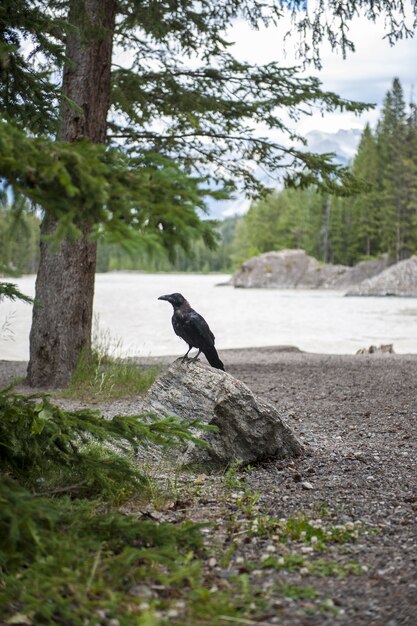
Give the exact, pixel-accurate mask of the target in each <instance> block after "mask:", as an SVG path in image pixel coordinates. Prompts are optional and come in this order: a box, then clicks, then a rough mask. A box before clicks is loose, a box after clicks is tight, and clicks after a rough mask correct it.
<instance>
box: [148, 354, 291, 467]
mask: <svg viewBox="0 0 417 626" xmlns="http://www.w3.org/2000/svg"><path fill="white" fill-rule="evenodd" d="M142 410H143V411H149V412H151V413H154V414H156V415H159V416H166V415H176V416H178V417H181V418H184V419H189V420H190V421H192V420H194V419H196V418H198V419H199V420H200V421H201V422H203V423H204V424H208V425H213V426H217V431H216V432H211V431H208V432H204V431H201V432H197V433H196V434H197V435H198V436H199V437H200V438H201V439H202V440H203V441H204V442H205V444H206V446H205V447H201V446H198V445H196V444H194V443H191V444H189V445H188V446H187V448H186V449H185V450H183V451H182V453H181V455H180V457H179V461H180V463H181V464H183V465H187V466H198V467H201V468H202V469H204V470H205V471H210V470H215V469H221V468H225V467H227V466H228V465H230V463H234V462H238V463H241V464H242V465H247V464H249V463H255V462H257V461H261V460H264V459H269V458H281V459H282V458H287V457H294V456H299V455H300V454H301V451H302V446H301V444H300V443H299V442H298V441H297V439H296V438H295V436H294V435H293V434H292V432H291V430H290V429H289V427H288V426H287V425H286V424H285V422H284V420H283V415H282V414H280V413H279V412H278V411H277V409H276V408H275V407H274V406H272V405H271V404H268V403H267V402H264V401H263V400H261V399H260V398H256V397H255V396H254V394H253V393H252V392H251V390H250V389H249V387H247V386H246V385H245V384H244V383H243V382H241V381H240V380H237V379H236V378H234V377H233V376H231V374H228V373H226V372H222V371H221V370H218V369H214V368H212V367H208V366H207V365H205V364H203V363H200V361H196V362H192V361H191V360H189V359H187V360H186V361H184V362H182V360H181V359H178V360H177V361H175V362H174V363H173V364H172V365H171V366H170V367H169V368H168V369H167V370H166V371H164V372H163V373H162V374H161V375H160V376H158V378H157V379H156V381H155V382H154V384H153V385H152V387H151V388H150V390H149V392H148V394H147V396H146V398H145V403H144V406H143V408H142Z"/></svg>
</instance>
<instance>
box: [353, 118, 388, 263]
mask: <svg viewBox="0 0 417 626" xmlns="http://www.w3.org/2000/svg"><path fill="white" fill-rule="evenodd" d="M352 169H353V173H354V175H355V176H356V177H358V178H360V179H363V181H364V182H365V184H366V185H367V186H368V188H369V190H368V191H366V192H364V193H361V194H358V195H357V196H355V197H353V198H350V199H349V200H347V201H346V202H345V204H349V206H350V207H351V210H350V214H351V215H350V230H351V235H350V237H349V257H350V259H358V258H360V257H370V256H375V254H377V253H378V252H380V224H381V218H382V216H381V213H380V206H379V194H378V155H377V146H376V141H375V138H374V136H373V134H372V130H371V128H370V126H369V124H366V126H365V128H364V131H363V133H362V136H361V139H360V142H359V146H358V151H357V153H356V156H355V158H354V161H353V167H352Z"/></svg>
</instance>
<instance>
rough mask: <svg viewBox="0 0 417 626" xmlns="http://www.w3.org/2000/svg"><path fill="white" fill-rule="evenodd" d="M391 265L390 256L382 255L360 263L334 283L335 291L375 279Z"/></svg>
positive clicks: (350, 268)
mask: <svg viewBox="0 0 417 626" xmlns="http://www.w3.org/2000/svg"><path fill="white" fill-rule="evenodd" d="M388 265H389V260H388V254H382V255H381V256H380V257H379V258H377V259H371V260H370V261H360V262H359V263H357V264H356V265H354V266H353V267H349V269H348V271H347V272H346V273H345V274H344V275H343V276H341V277H340V278H339V279H338V280H336V282H335V283H334V289H348V288H350V287H354V286H356V285H358V284H359V283H361V282H362V281H363V280H367V279H368V278H373V277H374V276H377V275H378V274H380V273H381V272H383V271H384V270H386V269H387V267H388Z"/></svg>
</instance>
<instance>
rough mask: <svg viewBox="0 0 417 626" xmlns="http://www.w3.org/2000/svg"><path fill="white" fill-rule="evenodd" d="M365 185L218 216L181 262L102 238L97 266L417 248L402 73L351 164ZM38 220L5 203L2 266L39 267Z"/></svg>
mask: <svg viewBox="0 0 417 626" xmlns="http://www.w3.org/2000/svg"><path fill="white" fill-rule="evenodd" d="M351 167H352V171H353V173H354V175H355V176H356V177H357V178H358V179H359V180H361V181H362V183H363V191H361V192H360V193H356V194H355V195H351V196H347V197H336V196H333V195H330V194H325V193H322V192H319V191H318V190H317V189H316V188H314V187H310V188H308V189H305V190H299V189H285V190H283V191H276V192H273V193H271V194H270V195H269V196H267V197H266V198H263V199H261V200H258V201H256V202H253V203H252V205H251V207H250V209H249V211H248V213H247V214H246V215H244V216H236V217H233V218H227V219H225V220H223V221H221V222H219V224H218V227H217V230H218V235H219V246H218V248H217V249H216V250H210V249H209V248H207V247H206V246H205V244H204V243H203V242H202V241H201V240H199V241H195V242H192V243H191V245H190V250H189V252H185V251H184V250H182V249H178V250H177V252H176V257H175V260H170V259H168V257H167V256H165V255H164V254H162V253H155V252H154V251H153V252H152V251H149V250H140V251H137V250H136V251H135V252H132V251H126V250H125V249H124V248H123V247H122V246H120V244H109V243H104V242H102V243H100V244H99V249H98V257H97V271H99V272H106V271H111V270H122V269H125V270H143V271H149V272H157V271H202V272H209V271H212V272H229V271H232V270H233V269H234V268H235V267H236V266H237V265H239V264H240V263H241V262H243V261H245V260H246V259H248V258H249V257H251V256H254V255H257V254H260V253H262V252H267V251H268V250H280V249H283V248H303V249H304V250H306V252H307V253H308V254H310V255H312V256H314V257H316V258H318V259H320V260H322V261H324V262H330V263H342V264H345V265H353V264H355V263H357V262H358V261H360V260H363V259H366V258H370V257H375V256H378V255H380V254H382V253H385V252H386V253H388V254H389V255H390V257H391V259H392V260H393V261H399V260H401V259H404V258H408V257H409V256H411V255H412V254H415V253H416V252H417V107H416V105H415V104H410V105H407V104H406V102H405V98H404V94H403V90H402V87H401V84H400V81H399V80H398V79H394V81H393V85H392V88H391V89H390V90H389V91H388V93H387V94H386V97H385V100H384V105H383V109H382V112H381V116H380V119H379V121H378V123H377V126H376V128H375V130H372V129H371V128H370V126H369V125H367V126H366V127H365V129H364V131H363V133H362V136H361V140H360V142H359V146H358V149H357V153H356V155H355V157H354V159H353V162H352V165H351ZM38 241H39V218H38V217H36V215H31V214H26V213H22V215H21V217H20V218H19V219H16V217H15V214H14V213H12V212H11V211H10V209H9V208H8V207H7V206H6V205H3V206H2V207H0V272H3V273H5V274H21V273H33V272H35V271H36V267H37V262H38V254H39V253H38Z"/></svg>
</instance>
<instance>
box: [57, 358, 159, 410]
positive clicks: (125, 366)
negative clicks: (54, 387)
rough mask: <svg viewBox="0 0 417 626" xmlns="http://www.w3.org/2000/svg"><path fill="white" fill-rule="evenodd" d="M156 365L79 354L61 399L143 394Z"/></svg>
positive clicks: (106, 397)
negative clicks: (150, 365)
mask: <svg viewBox="0 0 417 626" xmlns="http://www.w3.org/2000/svg"><path fill="white" fill-rule="evenodd" d="M159 371H160V368H158V367H146V368H145V367H141V366H139V365H137V364H135V363H133V362H131V361H126V360H124V359H121V358H116V359H113V358H110V357H108V356H103V355H100V354H99V353H98V352H93V354H92V355H89V356H87V355H85V354H82V355H81V357H80V359H79V361H78V364H77V367H76V369H75V371H74V373H73V375H72V378H71V382H70V384H69V386H68V388H67V389H66V390H65V391H64V392H62V393H60V395H61V396H62V397H64V398H80V399H81V400H89V401H91V400H95V401H100V400H111V399H115V398H123V397H128V396H136V395H138V394H141V393H144V392H145V391H147V390H148V389H149V387H150V386H151V385H152V383H153V382H154V380H155V378H156V377H157V375H158V373H159Z"/></svg>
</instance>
